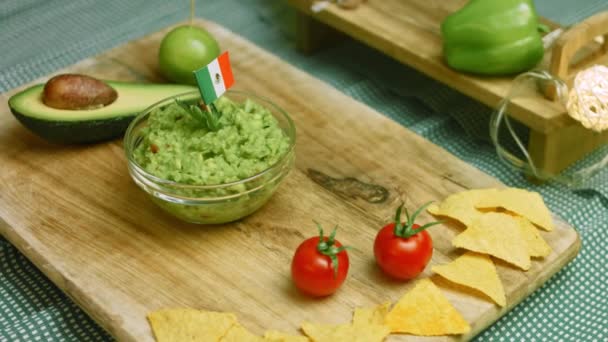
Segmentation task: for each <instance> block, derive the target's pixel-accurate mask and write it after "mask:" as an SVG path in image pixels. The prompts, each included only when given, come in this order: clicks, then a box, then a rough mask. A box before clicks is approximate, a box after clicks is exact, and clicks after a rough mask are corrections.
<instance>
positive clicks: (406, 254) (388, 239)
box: [374, 203, 441, 280]
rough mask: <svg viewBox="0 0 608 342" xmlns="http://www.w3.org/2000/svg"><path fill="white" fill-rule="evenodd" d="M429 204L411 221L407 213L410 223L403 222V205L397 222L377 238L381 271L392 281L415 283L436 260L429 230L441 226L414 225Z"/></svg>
mask: <svg viewBox="0 0 608 342" xmlns="http://www.w3.org/2000/svg"><path fill="white" fill-rule="evenodd" d="M429 204H430V203H427V204H426V205H424V206H422V207H421V208H420V209H418V210H417V211H416V212H415V213H414V214H413V215H412V216H411V217H410V216H409V213H408V212H407V209H406V211H405V213H406V216H407V222H405V223H402V222H401V212H402V210H403V204H402V205H401V206H399V208H398V209H397V213H396V214H395V222H392V223H389V224H387V225H386V226H384V227H383V228H382V229H381V230H380V231H379V232H378V234H377V235H376V240H375V241H374V255H375V257H376V263H377V264H378V266H380V268H381V269H382V271H384V272H385V273H386V274H388V275H389V276H391V277H393V278H397V279H403V280H407V279H413V278H415V277H417V276H418V275H419V274H420V273H421V272H422V271H424V268H425V267H426V265H427V264H428V262H429V261H430V260H431V257H432V256H433V239H432V238H431V235H430V234H429V233H428V232H427V231H426V229H427V228H429V227H431V226H434V225H436V224H439V223H441V222H432V223H427V224H425V225H423V226H420V225H418V224H416V223H414V221H415V220H416V217H417V216H418V215H419V214H420V213H421V212H422V210H424V209H425V208H426V207H427V206H428V205H429Z"/></svg>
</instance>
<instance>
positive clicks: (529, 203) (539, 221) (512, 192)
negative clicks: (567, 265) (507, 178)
mask: <svg viewBox="0 0 608 342" xmlns="http://www.w3.org/2000/svg"><path fill="white" fill-rule="evenodd" d="M476 207H477V208H480V209H483V208H504V209H506V210H509V211H512V212H514V213H516V214H518V215H520V216H523V217H525V218H527V219H528V220H530V221H531V222H532V223H534V224H535V225H537V226H539V227H540V228H542V229H544V230H547V231H552V230H553V219H552V218H551V212H549V209H548V208H547V206H546V205H545V202H544V201H543V198H542V197H541V196H540V194H539V193H538V192H532V191H527V190H524V189H518V188H507V189H500V190H498V191H496V193H494V194H486V196H484V197H483V198H482V199H481V200H480V201H479V202H478V203H477V205H476Z"/></svg>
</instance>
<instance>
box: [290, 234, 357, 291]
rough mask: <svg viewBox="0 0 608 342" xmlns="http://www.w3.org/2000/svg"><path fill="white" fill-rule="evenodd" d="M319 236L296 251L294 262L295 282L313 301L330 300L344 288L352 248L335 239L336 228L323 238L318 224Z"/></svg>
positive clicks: (292, 266) (305, 241)
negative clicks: (326, 298) (316, 299)
mask: <svg viewBox="0 0 608 342" xmlns="http://www.w3.org/2000/svg"><path fill="white" fill-rule="evenodd" d="M317 227H318V228H319V236H317V237H312V238H309V239H307V240H304V242H302V244H300V246H298V248H297V249H296V252H295V254H294V256H293V260H292V262H291V278H292V279H293V282H294V284H295V285H296V287H297V288H298V289H299V290H300V291H302V292H304V293H305V294H308V295H310V296H313V297H322V296H328V295H330V294H332V293H334V292H336V290H337V289H338V288H339V287H340V285H342V283H343V282H344V279H346V275H347V274H348V266H349V264H348V254H347V253H346V249H347V248H348V247H345V246H342V244H340V242H339V241H338V240H336V239H335V236H336V228H334V231H333V232H332V233H331V234H330V235H329V237H323V228H322V227H321V225H319V224H317Z"/></svg>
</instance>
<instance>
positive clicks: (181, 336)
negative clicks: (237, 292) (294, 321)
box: [148, 308, 309, 342]
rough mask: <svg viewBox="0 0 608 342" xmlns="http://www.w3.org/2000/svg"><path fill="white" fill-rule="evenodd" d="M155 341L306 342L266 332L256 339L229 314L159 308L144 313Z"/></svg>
mask: <svg viewBox="0 0 608 342" xmlns="http://www.w3.org/2000/svg"><path fill="white" fill-rule="evenodd" d="M148 321H149V322H150V325H151V326H152V332H153V333H154V337H155V338H156V341H158V342H189V341H192V342H193V341H218V342H308V341H309V339H308V338H307V337H305V336H296V335H289V334H285V333H282V332H279V331H274V330H269V331H268V332H266V334H265V335H264V337H260V336H257V335H255V334H253V333H252V332H250V331H249V330H247V329H246V328H245V327H243V326H242V325H240V324H239V323H238V321H237V319H236V316H235V315H234V314H232V313H226V312H214V311H204V310H194V309H188V308H176V309H162V310H158V311H154V312H152V313H150V314H148Z"/></svg>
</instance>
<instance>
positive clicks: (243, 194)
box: [124, 90, 296, 224]
mask: <svg viewBox="0 0 608 342" xmlns="http://www.w3.org/2000/svg"><path fill="white" fill-rule="evenodd" d="M224 96H227V97H228V98H229V99H231V100H232V101H234V102H237V103H242V102H243V101H245V100H246V99H251V100H253V101H255V102H257V103H258V104H260V105H262V106H264V107H266V108H267V109H268V110H269V111H270V112H271V113H272V115H273V116H274V117H275V118H276V119H277V121H278V123H279V127H280V128H281V129H282V130H283V132H284V133H285V135H286V136H287V137H289V140H290V143H289V148H288V150H287V152H286V153H285V154H284V155H283V156H282V157H281V158H280V159H279V160H278V161H277V162H276V163H275V164H274V165H272V166H270V167H269V168H267V169H266V170H263V171H261V172H259V173H257V174H255V175H253V176H251V177H249V178H245V179H241V180H238V181H235V182H230V183H225V184H213V185H191V184H183V183H178V182H174V181H171V180H166V179H162V178H158V177H156V176H154V175H152V174H150V173H148V172H147V171H146V170H144V168H143V167H142V166H140V165H138V164H137V162H136V161H135V159H134V157H133V152H134V151H135V148H136V147H137V146H138V145H139V144H140V143H141V142H142V140H143V137H142V134H141V129H142V128H144V127H146V125H147V121H148V117H149V115H150V113H151V112H152V111H154V110H156V109H159V108H163V107H165V106H167V105H169V104H171V103H173V102H174V101H175V100H180V101H183V102H189V103H194V102H195V101H199V100H200V94H199V92H198V91H192V92H188V93H184V94H180V95H177V96H173V97H169V98H167V99H164V100H162V101H160V102H158V103H156V104H154V105H152V106H150V107H149V108H148V109H146V110H144V111H143V112H142V113H140V114H139V115H138V116H137V117H136V118H135V119H134V120H133V121H132V122H131V124H130V125H129V127H128V128H127V131H126V133H125V137H124V149H125V153H126V156H127V162H128V167H129V173H130V175H131V177H132V178H133V180H134V181H135V183H136V184H137V185H138V186H139V187H140V188H141V189H143V190H144V191H145V192H146V193H147V194H148V195H149V196H150V198H151V199H152V201H154V202H155V203H156V204H157V205H158V206H160V207H161V208H162V209H164V210H165V211H167V212H168V213H170V214H172V215H173V216H175V217H177V218H180V219H182V220H184V221H187V222H192V223H199V224H219V223H226V222H231V221H235V220H238V219H240V218H242V217H245V216H247V215H249V214H251V213H253V212H255V211H256V210H258V209H259V208H260V207H262V206H263V205H264V204H265V203H266V202H267V201H268V200H269V199H270V197H271V196H272V195H273V194H274V192H275V191H276V190H277V188H278V186H279V184H280V183H281V181H282V180H283V179H284V178H285V176H286V175H287V174H288V173H289V171H290V170H291V169H292V168H293V165H294V160H295V149H294V147H295V139H296V134H295V125H294V123H293V121H292V120H291V118H290V117H289V115H288V114H287V112H285V111H284V110H283V109H281V108H279V107H278V106H277V105H275V104H274V103H272V102H270V101H269V100H266V99H264V98H261V97H259V96H256V95H254V94H251V93H247V92H241V91H233V90H229V91H227V92H226V93H225V94H224Z"/></svg>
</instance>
